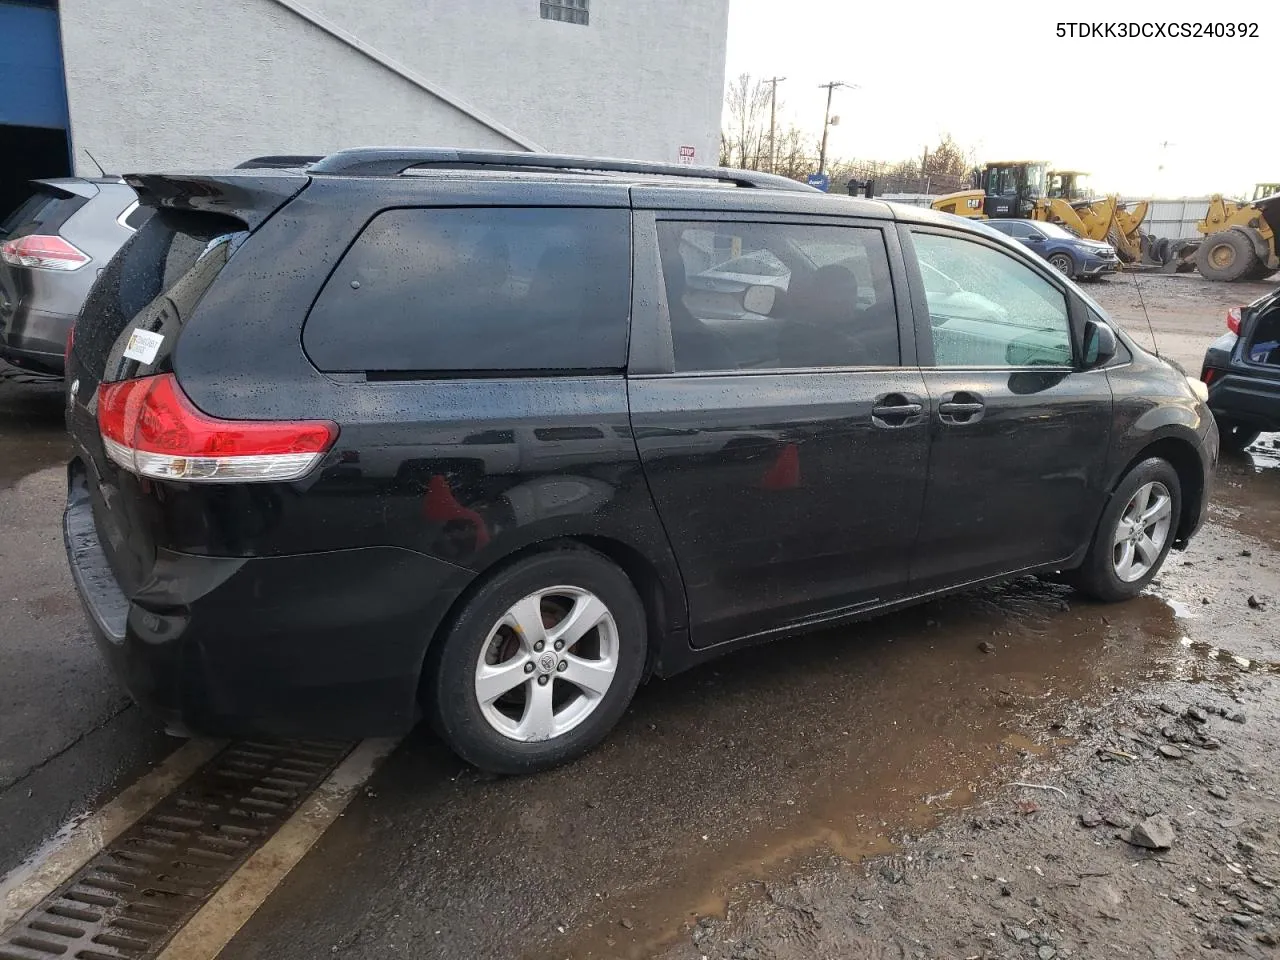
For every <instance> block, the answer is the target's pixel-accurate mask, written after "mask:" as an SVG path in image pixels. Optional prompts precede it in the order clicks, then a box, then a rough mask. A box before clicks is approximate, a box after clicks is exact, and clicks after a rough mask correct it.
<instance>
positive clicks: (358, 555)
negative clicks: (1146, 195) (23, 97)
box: [65, 150, 1218, 773]
mask: <svg viewBox="0 0 1280 960" xmlns="http://www.w3.org/2000/svg"><path fill="white" fill-rule="evenodd" d="M128 180H129V183H130V184H131V185H132V186H133V187H134V189H135V190H137V191H138V194H139V197H140V198H141V200H142V202H143V203H144V204H146V205H149V206H151V207H154V208H155V209H156V213H155V215H154V216H153V217H152V218H151V220H149V221H148V222H147V224H146V225H145V226H144V227H143V228H142V229H141V230H140V231H139V232H138V234H137V235H136V236H135V237H134V238H133V239H132V240H130V242H129V243H128V244H127V245H126V246H125V247H124V248H123V249H122V251H121V252H120V254H119V255H118V256H117V257H116V258H115V259H114V260H113V261H112V262H111V264H110V265H109V267H108V268H107V269H106V271H105V272H104V274H103V275H102V277H101V278H100V279H99V281H98V283H97V284H96V285H95V287H94V289H93V291H92V293H91V294H90V297H89V300H88V302H87V303H86V306H85V309H84V312H83V313H82V315H81V317H80V320H79V324H78V327H77V330H78V333H77V336H76V339H75V344H74V348H73V350H72V352H71V355H70V356H69V358H68V371H67V398H66V399H67V419H68V424H69V428H70V431H71V434H72V436H73V438H74V446H75V454H74V458H73V459H72V461H71V463H70V466H69V493H68V504H67V509H66V515H65V534H66V544H67V552H68V556H69V558H70V562H71V567H72V571H73V573H74V576H75V580H76V584H77V587H78V589H79V592H80V594H81V597H82V598H83V600H84V603H85V607H86V609H87V610H88V612H89V614H90V616H91V618H92V620H93V623H94V624H95V627H96V633H97V635H98V638H99V642H100V645H101V648H102V650H103V651H104V653H105V655H106V657H107V659H108V660H109V661H110V663H111V665H112V667H113V668H114V670H115V671H116V673H117V674H118V675H119V676H120V677H121V678H122V680H123V682H124V684H125V685H126V686H127V688H128V689H129V690H130V692H131V693H132V694H133V696H134V697H135V698H136V699H137V700H139V701H140V702H141V703H143V704H145V705H146V706H148V707H149V708H150V709H151V710H153V711H155V712H156V713H158V714H159V715H160V716H161V717H163V718H164V719H165V720H166V721H167V722H168V724H169V726H170V728H171V729H172V730H174V731H175V732H183V731H200V732H205V733H217V734H226V735H262V734H270V735H281V736H292V735H306V736H367V735H388V734H395V733H398V732H402V731H404V730H406V729H407V728H409V727H410V726H411V725H412V724H414V723H415V722H416V721H417V720H418V718H419V716H420V715H421V714H425V715H426V716H428V717H429V718H430V719H431V721H432V722H433V724H434V726H435V727H436V729H437V730H438V731H439V732H440V734H441V735H442V736H443V737H444V739H445V740H446V741H447V742H448V743H449V744H450V745H451V746H452V747H453V748H454V749H455V750H456V751H457V752H458V753H459V754H460V755H461V756H462V757H464V758H465V759H467V760H469V761H471V762H472V763H474V764H476V765H477V766H480V767H483V768H486V769H488V770H492V771H497V772H507V773H516V772H524V771H531V770H536V769H540V768H544V767H547V766H550V765H553V764H555V763H559V762H562V761H565V760H568V759H570V758H573V757H575V756H578V755H580V754H582V753H583V752H584V751H586V750H587V749H589V748H590V747H591V746H592V745H594V744H595V743H597V742H598V741H599V740H600V739H601V738H603V737H604V736H605V734H606V733H607V732H608V730H609V729H610V728H611V727H612V726H613V725H614V723H615V722H616V721H617V720H618V718H619V717H620V716H621V715H622V713H623V711H624V710H626V708H627V705H628V703H629V701H630V700H631V698H632V695H633V694H634V693H635V691H636V688H637V686H638V684H639V683H640V682H641V680H643V679H645V678H646V677H649V676H651V675H668V674H672V673H674V672H677V671H679V670H683V669H685V668H687V667H690V666H692V665H694V664H697V663H699V662H701V661H704V660H707V659H708V658H711V657H714V656H717V655H719V654H721V653H723V652H725V651H727V650H731V649H733V648H735V647H738V646H741V645H744V644H750V643H756V642H759V641H763V640H770V639H775V638H781V637H785V636H788V635H792V634H795V633H798V632H800V631H803V630H807V629H811V628H814V627H817V626H823V625H830V624H834V623H839V622H844V621H849V620H853V619H856V618H859V617H865V616H867V615H868V614H871V613H873V612H877V611H882V610H887V609H891V608H894V607H898V606H902V605H905V604H910V603H914V602H917V601H919V600H921V599H923V598H926V597H932V596H936V595H938V594H939V593H942V592H945V591H951V590H957V589H963V588H966V587H970V586H972V585H975V584H979V583H983V582H986V581H990V580H995V579H999V578H1004V577H1009V576H1013V575H1015V574H1021V573H1026V572H1038V571H1044V572H1049V571H1054V572H1061V573H1062V574H1063V575H1065V576H1067V577H1069V578H1071V579H1073V580H1074V582H1075V583H1077V584H1078V586H1079V587H1080V588H1081V589H1082V590H1084V591H1086V592H1087V593H1088V594H1090V595H1092V596H1094V597H1097V598H1101V599H1104V600H1122V599H1125V598H1128V597H1132V596H1134V595H1135V594H1137V593H1138V592H1139V591H1140V590H1142V589H1143V588H1144V587H1145V586H1146V584H1147V583H1148V582H1149V581H1150V580H1151V578H1152V577H1153V576H1154V575H1155V574H1156V572H1157V571H1158V570H1159V568H1160V565H1161V564H1162V563H1163V561H1164V559H1165V556H1166V555H1167V553H1168V551H1169V550H1170V548H1171V547H1175V546H1182V545H1185V543H1186V542H1187V540H1188V538H1190V537H1191V536H1192V534H1193V533H1194V532H1195V531H1196V529H1197V528H1198V526H1199V525H1200V523H1201V520H1202V518H1203V516H1204V511H1205V502H1206V499H1207V497H1208V495H1209V488H1210V483H1211V477H1212V470H1213V468H1214V465H1215V463H1216V460H1217V456H1218V434H1217V430H1216V428H1215V426H1214V422H1213V418H1212V416H1211V415H1210V414H1209V411H1208V409H1207V408H1206V406H1205V403H1204V396H1205V391H1204V386H1203V384H1201V383H1199V381H1192V380H1188V378H1187V377H1186V376H1184V375H1183V374H1182V373H1181V372H1179V371H1178V370H1176V369H1174V368H1173V367H1172V366H1170V365H1169V364H1167V363H1165V362H1164V361H1162V360H1160V359H1158V358H1156V357H1154V356H1152V355H1150V354H1148V353H1146V352H1145V351H1143V350H1142V349H1141V348H1140V347H1138V346H1137V345H1135V344H1134V343H1133V342H1132V341H1131V340H1130V339H1129V338H1128V337H1126V336H1125V335H1124V334H1123V333H1122V332H1121V331H1119V330H1117V329H1116V328H1115V327H1113V326H1112V324H1111V323H1110V322H1109V321H1108V320H1107V318H1106V317H1105V315H1104V314H1103V312H1102V310H1101V308H1099V307H1098V306H1097V304H1095V303H1094V302H1093V301H1092V300H1090V299H1089V298H1088V297H1087V296H1085V295H1084V294H1083V293H1082V292H1081V291H1079V290H1078V289H1077V288H1076V287H1075V286H1074V285H1073V284H1072V283H1071V282H1070V281H1068V280H1066V279H1065V278H1064V277H1062V276H1061V275H1060V274H1058V273H1057V272H1056V271H1054V270H1053V269H1052V268H1050V267H1049V266H1048V265H1047V264H1045V263H1044V262H1043V261H1042V260H1040V259H1038V258H1036V257H1035V256H1033V255H1032V254H1030V253H1028V252H1027V251H1025V250H1024V249H1023V248H1022V247H1020V246H1019V245H1017V244H1015V243H1014V242H1013V241H1010V240H1007V239H1005V238H1001V237H999V236H998V235H996V234H995V233H994V232H993V231H989V230H984V229H983V228H981V227H979V226H974V225H972V224H970V223H967V222H964V221H961V220H959V219H958V218H953V217H949V216H947V215H944V214H937V213H934V212H932V211H929V210H922V209H917V208H912V207H894V206H892V205H888V204H885V203H880V202H875V201H870V200H859V199H852V198H845V197H833V196H828V195H825V194H822V193H819V192H817V191H814V190H811V189H809V188H807V187H805V186H802V185H799V184H795V183H792V182H791V181H788V180H784V179H781V178H776V177H772V176H768V175H764V174H758V173H750V172H745V171H735V170H727V169H711V168H705V169H704V168H691V167H676V166H661V165H653V164H643V163H635V162H628V161H602V160H591V159H585V158H574V157H558V156H549V155H541V154H507V153H496V152H484V151H448V150H351V151H346V152H342V153H338V154H334V155H332V156H329V157H327V158H324V159H322V160H320V161H318V162H315V163H313V164H311V165H310V166H308V167H307V168H305V169H304V170H301V171H265V170H246V171H241V170H237V171H233V172H229V173H225V174H200V175H163V176H161V175H139V176H132V177H129V178H128Z"/></svg>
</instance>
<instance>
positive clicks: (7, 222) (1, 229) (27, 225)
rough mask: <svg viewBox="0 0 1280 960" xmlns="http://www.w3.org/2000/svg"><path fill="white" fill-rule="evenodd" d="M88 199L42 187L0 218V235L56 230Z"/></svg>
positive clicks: (15, 235) (14, 235)
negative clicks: (2, 218) (0, 219)
mask: <svg viewBox="0 0 1280 960" xmlns="http://www.w3.org/2000/svg"><path fill="white" fill-rule="evenodd" d="M87 202H88V201H87V200H85V198H84V197H79V196H76V195H75V194H74V193H65V192H63V191H61V190H54V189H52V188H51V187H42V188H41V189H39V190H37V191H36V192H35V193H33V194H32V195H31V196H30V197H28V198H27V199H26V200H25V201H23V202H22V203H21V204H19V205H18V206H17V207H16V208H15V209H14V210H12V211H10V212H9V214H8V216H6V217H5V218H4V220H3V221H0V238H3V239H8V238H10V237H24V236H27V235H28V234H32V233H46V234H47V233H55V232H57V230H58V228H59V227H61V226H62V225H63V224H64V223H66V222H67V221H68V220H69V219H71V215H72V214H73V213H75V212H76V211H77V210H79V209H80V208H81V207H83V206H84V205H85V204H86V203H87Z"/></svg>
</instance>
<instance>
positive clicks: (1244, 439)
mask: <svg viewBox="0 0 1280 960" xmlns="http://www.w3.org/2000/svg"><path fill="white" fill-rule="evenodd" d="M1214 419H1215V420H1217V421H1218V446H1219V448H1220V449H1221V450H1222V452H1223V453H1229V454H1233V455H1236V456H1238V455H1240V454H1242V453H1244V451H1245V448H1246V447H1248V446H1250V445H1251V444H1252V443H1253V441H1255V440H1257V439H1258V436H1259V434H1261V433H1262V431H1261V430H1258V429H1256V428H1255V427H1250V426H1248V425H1246V424H1243V423H1236V422H1235V421H1234V420H1228V419H1227V418H1226V417H1215V418H1214Z"/></svg>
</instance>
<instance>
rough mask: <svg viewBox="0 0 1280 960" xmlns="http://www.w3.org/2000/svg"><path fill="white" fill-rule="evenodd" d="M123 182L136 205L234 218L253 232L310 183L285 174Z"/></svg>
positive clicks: (168, 176)
mask: <svg viewBox="0 0 1280 960" xmlns="http://www.w3.org/2000/svg"><path fill="white" fill-rule="evenodd" d="M124 180H125V183H127V184H129V186H131V187H133V189H134V190H136V191H137V193H138V202H139V203H142V204H146V205H147V206H151V207H159V208H162V209H170V210H192V211H199V212H203V213H217V214H221V215H223V216H227V217H235V218H236V219H237V220H240V221H241V222H243V223H244V224H246V225H247V226H248V228H249V229H250V230H256V229H257V228H258V227H259V226H260V225H261V224H262V223H263V222H265V221H266V219H267V218H268V217H270V216H271V215H272V214H273V213H275V212H276V211H277V210H279V209H280V208H281V207H282V206H284V205H285V204H286V203H288V202H289V201H290V200H292V199H293V198H294V197H296V196H297V195H298V194H299V193H300V192H301V191H302V188H303V187H305V186H306V185H307V184H308V183H310V182H311V181H310V180H309V179H308V178H307V177H304V176H300V175H298V174H296V173H288V172H285V171H271V170H262V171H260V172H258V173H256V174H254V173H243V174H240V173H221V174H218V173H209V174H201V173H130V174H126V175H125V178H124Z"/></svg>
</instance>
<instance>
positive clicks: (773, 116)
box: [765, 77, 787, 173]
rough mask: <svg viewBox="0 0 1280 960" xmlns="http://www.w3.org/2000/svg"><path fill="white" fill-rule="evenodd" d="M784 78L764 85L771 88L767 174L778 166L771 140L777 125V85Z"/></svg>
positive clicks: (769, 80) (772, 79)
mask: <svg viewBox="0 0 1280 960" xmlns="http://www.w3.org/2000/svg"><path fill="white" fill-rule="evenodd" d="M785 79H787V78H786V77H770V78H769V79H768V80H766V81H765V83H767V84H769V86H770V87H771V88H772V90H771V92H770V94H769V172H770V173H773V172H774V168H775V167H776V166H777V164H778V151H777V148H776V147H775V146H774V144H776V143H777V141H776V140H774V138H773V134H774V128H775V127H776V126H777V123H778V84H780V83H781V82H782V81H783V80H785Z"/></svg>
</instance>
